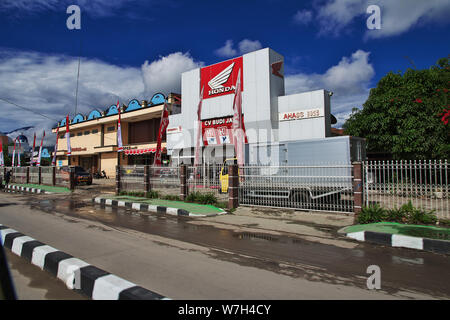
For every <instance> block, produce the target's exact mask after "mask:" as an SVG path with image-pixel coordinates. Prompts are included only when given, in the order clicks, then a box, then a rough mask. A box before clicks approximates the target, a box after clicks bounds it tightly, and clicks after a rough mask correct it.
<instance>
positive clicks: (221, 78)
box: [208, 62, 234, 89]
mask: <svg viewBox="0 0 450 320" xmlns="http://www.w3.org/2000/svg"><path fill="white" fill-rule="evenodd" d="M233 67H234V62H233V63H232V64H230V65H229V66H228V67H226V68H225V69H224V70H223V71H221V72H220V73H219V74H218V75H217V76H215V77H214V78H212V79H211V80H210V81H209V82H208V85H209V86H210V87H211V89H219V88H223V86H222V84H224V83H225V82H227V81H228V78H229V77H230V74H231V71H233Z"/></svg>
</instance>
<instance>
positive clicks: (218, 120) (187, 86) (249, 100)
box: [167, 48, 331, 164]
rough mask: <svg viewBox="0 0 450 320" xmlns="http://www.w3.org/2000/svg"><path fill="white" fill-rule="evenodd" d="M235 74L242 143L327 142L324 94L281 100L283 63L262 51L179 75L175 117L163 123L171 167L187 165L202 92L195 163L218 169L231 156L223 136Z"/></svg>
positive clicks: (328, 131) (327, 99)
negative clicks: (239, 86)
mask: <svg viewBox="0 0 450 320" xmlns="http://www.w3.org/2000/svg"><path fill="white" fill-rule="evenodd" d="M239 70H240V72H241V83H242V111H243V119H244V125H245V132H246V135H247V142H248V143H258V144H265V143H273V142H278V141H291V140H301V139H315V138H325V137H329V136H331V123H330V121H331V120H330V119H331V118H330V117H331V116H330V96H331V94H330V92H328V91H326V90H316V91H310V92H303V93H298V94H292V95H288V96H286V95H285V89H284V58H283V56H282V55H280V54H278V53H277V52H275V51H273V50H272V49H270V48H265V49H261V50H258V51H254V52H251V53H248V54H244V55H243V56H241V57H237V58H234V59H230V60H226V61H223V62H219V63H217V64H214V65H210V66H207V67H203V68H198V69H194V70H191V71H188V72H185V73H183V74H182V78H181V97H182V102H181V112H180V113H178V114H172V115H171V116H170V117H169V127H168V129H167V151H168V153H169V154H170V155H171V156H172V161H173V163H174V164H176V163H179V162H183V163H193V157H194V146H195V141H196V140H197V133H198V131H197V127H198V125H197V110H198V104H199V100H200V92H201V90H202V88H203V104H202V111H201V128H200V130H201V133H202V142H201V145H202V156H201V158H202V159H203V161H207V162H209V163H211V162H215V163H222V162H223V159H225V158H230V157H233V156H234V146H233V145H231V144H230V143H229V141H230V140H229V136H230V133H231V132H230V128H231V122H232V117H233V99H234V92H235V90H234V89H235V87H234V86H235V84H236V80H237V77H238V73H239Z"/></svg>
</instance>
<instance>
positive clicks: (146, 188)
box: [144, 165, 150, 193]
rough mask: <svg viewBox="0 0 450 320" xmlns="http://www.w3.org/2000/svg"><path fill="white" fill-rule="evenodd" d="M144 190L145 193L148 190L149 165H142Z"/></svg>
mask: <svg viewBox="0 0 450 320" xmlns="http://www.w3.org/2000/svg"><path fill="white" fill-rule="evenodd" d="M144 190H145V193H147V192H149V191H150V166H148V165H146V166H144Z"/></svg>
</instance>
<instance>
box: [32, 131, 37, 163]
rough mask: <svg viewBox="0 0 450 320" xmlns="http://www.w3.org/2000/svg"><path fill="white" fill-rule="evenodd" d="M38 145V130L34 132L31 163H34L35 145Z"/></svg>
mask: <svg viewBox="0 0 450 320" xmlns="http://www.w3.org/2000/svg"><path fill="white" fill-rule="evenodd" d="M35 145H36V132H35V133H34V138H33V149H32V150H31V164H33V163H34V146H35Z"/></svg>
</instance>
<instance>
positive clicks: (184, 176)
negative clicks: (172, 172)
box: [180, 164, 188, 201]
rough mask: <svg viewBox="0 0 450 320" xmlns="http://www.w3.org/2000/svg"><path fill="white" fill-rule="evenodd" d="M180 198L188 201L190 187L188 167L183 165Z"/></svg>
mask: <svg viewBox="0 0 450 320" xmlns="http://www.w3.org/2000/svg"><path fill="white" fill-rule="evenodd" d="M180 186H181V190H180V198H181V200H182V201H184V200H186V197H187V195H188V185H187V165H185V164H182V165H181V166H180Z"/></svg>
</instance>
